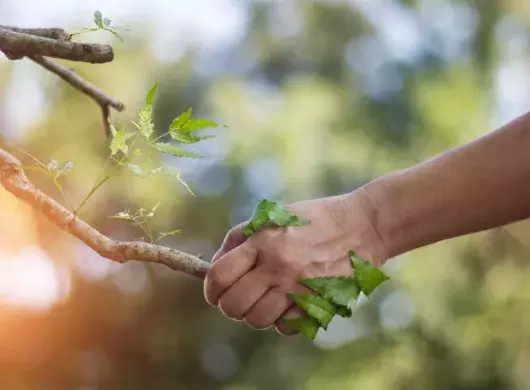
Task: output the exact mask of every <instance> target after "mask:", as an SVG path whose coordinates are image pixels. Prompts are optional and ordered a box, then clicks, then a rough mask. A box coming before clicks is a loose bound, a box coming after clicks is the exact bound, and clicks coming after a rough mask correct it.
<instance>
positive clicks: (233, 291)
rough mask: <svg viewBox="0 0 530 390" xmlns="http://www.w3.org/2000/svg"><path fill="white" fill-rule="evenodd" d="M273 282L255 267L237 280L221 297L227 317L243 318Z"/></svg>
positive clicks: (220, 301) (221, 306)
mask: <svg viewBox="0 0 530 390" xmlns="http://www.w3.org/2000/svg"><path fill="white" fill-rule="evenodd" d="M270 286H271V283H269V280H266V276H264V273H263V271H262V270H261V269H260V268H259V267H258V268H254V269H252V270H251V271H249V272H248V273H247V274H245V275H244V276H243V277H242V278H240V279H239V280H238V281H237V282H235V283H234V284H233V285H232V287H230V288H229V289H228V290H226V291H225V293H224V294H223V295H221V298H219V308H220V309H221V311H222V312H223V313H224V315H226V316H227V317H230V318H232V319H233V320H242V319H243V316H244V315H245V313H246V312H248V311H249V310H250V309H251V308H252V306H254V305H255V304H256V302H257V301H259V300H260V298H262V297H263V296H264V295H265V294H266V293H267V291H268V290H269V289H270Z"/></svg>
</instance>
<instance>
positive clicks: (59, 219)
mask: <svg viewBox="0 0 530 390" xmlns="http://www.w3.org/2000/svg"><path fill="white" fill-rule="evenodd" d="M0 184H2V185H3V186H4V188H5V189H6V190H7V191H9V192H11V193H12V194H13V195H15V196H16V197H17V198H19V199H21V200H23V201H24V202H26V203H27V204H29V205H30V206H31V207H32V208H34V209H36V210H39V211H40V212H42V213H43V214H44V215H45V216H46V218H48V219H49V220H50V221H51V222H53V223H54V224H55V225H57V226H58V227H59V228H61V229H62V230H64V231H66V232H68V233H70V234H72V235H73V236H75V237H77V238H78V239H80V240H81V241H83V242H84V243H85V244H86V245H88V246H89V247H90V248H92V249H93V250H95V251H96V252H97V253H99V254H100V255H101V256H103V257H105V258H107V259H109V260H113V261H117V262H120V263H124V262H126V261H129V260H139V261H144V262H151V263H159V264H164V265H167V266H168V267H170V268H172V269H174V270H176V271H182V272H185V273H187V274H189V275H193V276H197V277H199V278H204V277H205V275H206V271H207V270H208V268H209V263H208V262H206V261H204V260H201V259H200V258H198V257H196V256H193V255H190V254H188V253H184V252H180V251H178V250H176V249H173V248H169V247H164V246H160V245H154V244H148V243H146V242H140V241H137V242H136V241H133V242H119V241H115V240H113V239H111V238H109V237H107V236H105V235H103V234H102V233H100V232H99V231H97V230H96V229H94V228H93V227H92V226H90V225H89V224H87V223H86V222H84V221H82V220H81V219H79V218H78V217H77V216H75V215H74V214H73V213H72V212H71V211H69V210H68V209H66V208H65V207H63V206H62V205H60V204H59V203H57V202H56V201H55V200H53V199H52V198H50V197H49V196H48V195H46V194H45V193H43V192H42V191H41V190H39V189H38V188H37V187H35V185H34V184H33V183H31V181H30V180H29V179H28V178H27V176H26V174H25V173H24V170H23V168H22V165H21V163H20V161H19V160H18V159H17V158H16V157H14V156H13V155H11V154H10V153H8V152H6V151H5V150H3V149H0Z"/></svg>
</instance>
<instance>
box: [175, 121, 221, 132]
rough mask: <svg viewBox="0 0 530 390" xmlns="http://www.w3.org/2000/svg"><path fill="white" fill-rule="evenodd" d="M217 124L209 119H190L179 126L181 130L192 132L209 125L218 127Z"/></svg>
mask: <svg viewBox="0 0 530 390" xmlns="http://www.w3.org/2000/svg"><path fill="white" fill-rule="evenodd" d="M218 126H219V125H218V124H217V123H216V122H214V121H211V120H209V119H190V120H189V121H187V122H186V123H185V124H183V125H181V126H180V129H181V131H184V132H188V133H192V132H194V131H197V130H202V129H207V128H209V127H218Z"/></svg>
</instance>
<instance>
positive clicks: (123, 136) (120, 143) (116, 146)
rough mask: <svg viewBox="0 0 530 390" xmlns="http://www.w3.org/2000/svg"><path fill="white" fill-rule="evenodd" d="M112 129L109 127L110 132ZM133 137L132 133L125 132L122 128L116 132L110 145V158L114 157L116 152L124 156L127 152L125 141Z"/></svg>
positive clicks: (127, 147)
mask: <svg viewBox="0 0 530 390" xmlns="http://www.w3.org/2000/svg"><path fill="white" fill-rule="evenodd" d="M112 128H113V127H111V130H112ZM114 131H115V129H114ZM133 135H134V133H131V132H130V131H127V129H126V128H125V127H122V128H121V129H120V130H118V131H116V133H115V134H114V137H113V138H112V142H111V143H110V152H111V156H114V155H115V154H116V153H118V150H121V151H122V152H123V154H125V155H126V154H127V152H128V151H129V146H128V145H127V140H128V139H129V138H131V137H132V136H133Z"/></svg>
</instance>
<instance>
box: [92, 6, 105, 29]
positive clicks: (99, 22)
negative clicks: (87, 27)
mask: <svg viewBox="0 0 530 390" xmlns="http://www.w3.org/2000/svg"><path fill="white" fill-rule="evenodd" d="M94 23H95V24H96V26H98V27H99V28H103V27H104V25H103V15H102V14H101V12H100V11H97V10H96V11H94Z"/></svg>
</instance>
